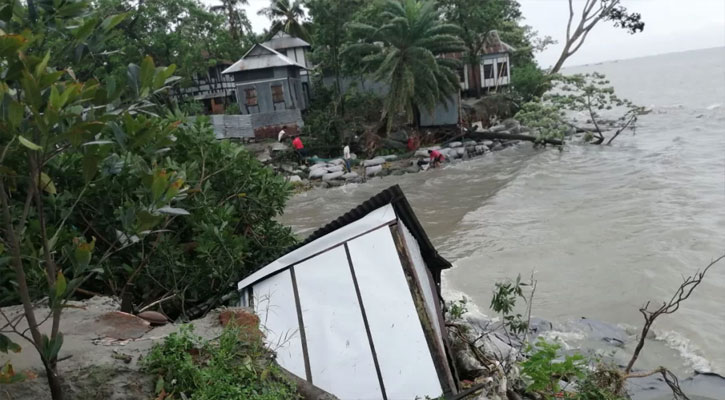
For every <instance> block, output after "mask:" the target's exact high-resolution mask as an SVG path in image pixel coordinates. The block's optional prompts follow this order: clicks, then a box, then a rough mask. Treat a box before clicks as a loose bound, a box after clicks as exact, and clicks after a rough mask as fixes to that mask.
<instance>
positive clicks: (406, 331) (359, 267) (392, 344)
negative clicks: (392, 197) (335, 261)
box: [348, 227, 443, 400]
mask: <svg viewBox="0 0 725 400" xmlns="http://www.w3.org/2000/svg"><path fill="white" fill-rule="evenodd" d="M348 247H349V250H350V255H351V257H352V264H353V267H354V269H355V275H356V277H357V282H358V286H359V288H360V293H361V297H362V301H363V305H364V306H365V313H366V315H367V319H368V324H369V326H370V332H371V335H372V338H373V343H374V344H375V352H376V353H377V358H378V363H379V364H380V370H381V373H382V377H383V384H384V385H385V391H386V393H387V395H388V396H387V397H388V399H389V400H397V399H414V398H416V396H419V397H420V398H425V396H430V397H431V398H436V397H438V396H440V395H441V394H442V392H443V391H442V389H441V385H440V382H439V381H438V375H437V373H436V369H435V366H434V364H433V359H432V357H431V354H430V351H429V349H428V344H427V342H426V339H425V336H424V334H423V329H422V327H421V324H420V319H419V318H418V314H417V312H416V308H415V304H414V303H413V298H412V295H411V293H410V289H409V288H408V283H407V280H406V278H405V275H404V273H403V268H402V266H401V264H400V259H399V256H398V252H397V250H396V248H395V243H394V242H393V236H392V234H391V233H390V229H389V228H388V227H384V228H381V229H377V230H375V231H372V232H370V233H368V234H366V235H364V236H361V237H359V238H357V239H354V240H351V241H349V242H348Z"/></svg>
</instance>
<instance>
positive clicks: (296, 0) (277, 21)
mask: <svg viewBox="0 0 725 400" xmlns="http://www.w3.org/2000/svg"><path fill="white" fill-rule="evenodd" d="M304 3H305V0H271V4H270V5H269V7H265V8H263V9H261V10H259V11H258V12H257V14H258V15H264V16H265V17H267V18H269V19H270V20H271V21H272V27H271V28H270V29H269V34H268V36H269V37H272V36H274V35H275V34H276V33H277V32H279V31H283V32H286V33H289V34H290V35H292V36H297V37H298V38H301V39H304V40H307V41H309V40H310V34H309V32H308V30H307V27H306V25H307V24H306V23H305V22H304V21H303V20H304V18H305V9H304V7H303V5H304Z"/></svg>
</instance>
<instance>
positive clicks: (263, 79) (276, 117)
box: [234, 67, 308, 139]
mask: <svg viewBox="0 0 725 400" xmlns="http://www.w3.org/2000/svg"><path fill="white" fill-rule="evenodd" d="M234 81H235V84H236V93H237V104H238V105H239V112H240V113H241V114H242V117H244V119H245V122H244V124H243V125H244V127H245V128H244V129H245V130H249V129H251V132H244V133H242V136H244V137H248V136H253V137H255V138H257V139H264V138H276V137H277V132H279V131H280V130H281V129H285V131H287V132H289V133H295V132H297V131H299V130H300V129H301V128H302V126H303V124H304V123H303V121H302V113H301V110H304V109H306V108H307V107H308V100H307V95H306V93H305V91H304V89H303V82H302V79H301V78H300V74H299V68H297V67H274V68H266V69H258V70H252V71H240V72H236V73H234ZM276 85H279V86H281V88H282V97H283V99H282V100H283V101H278V102H275V101H274V96H273V94H272V87H273V86H276ZM249 89H254V92H255V94H256V104H248V101H247V90H249Z"/></svg>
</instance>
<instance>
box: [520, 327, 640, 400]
mask: <svg viewBox="0 0 725 400" xmlns="http://www.w3.org/2000/svg"><path fill="white" fill-rule="evenodd" d="M559 350H561V346H560V345H559V344H556V343H549V342H547V341H545V340H544V339H541V338H539V340H538V341H537V342H536V344H535V345H533V346H532V345H529V346H528V348H527V349H526V353H528V358H527V359H526V360H525V361H523V362H521V363H520V365H521V374H522V376H523V377H524V380H525V382H526V391H527V392H529V393H537V394H539V395H540V396H542V397H543V398H544V399H547V400H549V399H556V398H562V397H566V398H571V399H576V400H625V399H626V398H624V397H622V396H619V395H618V394H617V393H616V392H619V391H621V390H622V379H621V375H620V374H619V371H618V370H617V369H612V368H609V367H607V366H603V365H600V366H599V367H598V368H596V369H592V368H590V367H589V366H590V365H591V364H592V362H591V360H589V359H587V358H586V357H584V356H583V355H581V354H578V353H575V354H572V355H561V354H560V353H559ZM562 381H563V382H567V385H566V387H562V386H561V385H560V382H562ZM564 389H567V390H568V395H567V396H565V395H564Z"/></svg>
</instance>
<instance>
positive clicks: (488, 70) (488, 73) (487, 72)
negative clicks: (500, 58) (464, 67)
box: [483, 64, 493, 79]
mask: <svg viewBox="0 0 725 400" xmlns="http://www.w3.org/2000/svg"><path fill="white" fill-rule="evenodd" d="M483 78H484V79H493V64H485V65H484V66H483Z"/></svg>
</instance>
